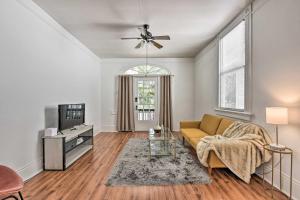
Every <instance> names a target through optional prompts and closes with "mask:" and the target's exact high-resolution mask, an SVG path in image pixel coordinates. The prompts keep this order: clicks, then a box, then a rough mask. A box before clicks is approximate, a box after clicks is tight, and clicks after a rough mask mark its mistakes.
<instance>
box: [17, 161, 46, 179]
mask: <svg viewBox="0 0 300 200" xmlns="http://www.w3.org/2000/svg"><path fill="white" fill-rule="evenodd" d="M42 163H43V162H42V158H39V159H38V160H34V161H32V162H30V163H28V164H26V165H25V166H24V167H22V168H21V169H19V170H17V173H18V174H19V175H20V176H21V177H22V178H23V180H24V181H27V180H29V179H31V178H32V177H34V176H36V175H37V174H39V173H41V172H42V171H43V164H42Z"/></svg>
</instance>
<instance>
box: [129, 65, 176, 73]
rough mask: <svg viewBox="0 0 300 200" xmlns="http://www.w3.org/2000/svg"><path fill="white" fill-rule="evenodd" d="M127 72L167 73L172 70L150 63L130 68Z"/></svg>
mask: <svg viewBox="0 0 300 200" xmlns="http://www.w3.org/2000/svg"><path fill="white" fill-rule="evenodd" d="M125 74H130V75H137V74H139V75H167V74H170V72H169V71H168V70H166V69H163V68H160V67H155V66H150V65H140V66H136V67H133V68H130V69H129V70H127V71H126V72H125Z"/></svg>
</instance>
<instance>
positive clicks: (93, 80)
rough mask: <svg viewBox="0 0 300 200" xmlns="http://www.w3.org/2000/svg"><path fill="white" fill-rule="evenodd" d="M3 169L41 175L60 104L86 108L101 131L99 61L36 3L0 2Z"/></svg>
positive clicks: (0, 151) (25, 175) (89, 120)
mask: <svg viewBox="0 0 300 200" xmlns="http://www.w3.org/2000/svg"><path fill="white" fill-rule="evenodd" d="M0 44H1V45H0V94H1V96H0V136H1V139H0V164H4V165H8V166H10V167H12V168H13V169H15V170H17V171H18V172H19V173H20V174H21V175H22V176H23V178H24V179H28V178H30V177H32V176H33V175H35V174H36V173H38V172H39V171H40V170H41V169H42V168H41V167H42V165H41V159H42V158H41V156H42V148H41V135H42V133H43V129H44V128H45V127H49V126H55V125H57V110H56V106H57V104H61V103H80V102H84V103H86V107H87V108H86V114H87V119H86V121H87V123H92V124H94V125H95V129H96V130H99V129H100V117H101V116H100V108H101V107H100V106H101V99H100V97H101V96H100V95H101V93H100V76H101V74H100V60H99V58H98V57H96V56H95V55H93V54H92V53H91V52H90V51H89V50H88V49H87V48H85V47H84V46H83V45H82V44H80V43H79V42H78V41H77V40H76V39H75V38H74V37H72V36H71V35H70V34H69V33H68V32H67V31H65V30H64V29H63V28H62V27H61V26H59V25H58V24H57V23H56V22H55V21H54V20H53V19H51V18H50V17H49V16H48V15H47V14H46V13H45V12H43V11H42V10H41V9H40V8H39V7H37V6H36V5H35V4H34V3H32V1H28V0H26V1H21V0H19V1H17V0H1V1H0Z"/></svg>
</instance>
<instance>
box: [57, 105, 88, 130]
mask: <svg viewBox="0 0 300 200" xmlns="http://www.w3.org/2000/svg"><path fill="white" fill-rule="evenodd" d="M84 115H85V104H84V103H82V104H62V105H58V130H59V131H61V130H64V129H69V128H73V127H74V126H77V125H80V124H83V123H84V117H85V116H84Z"/></svg>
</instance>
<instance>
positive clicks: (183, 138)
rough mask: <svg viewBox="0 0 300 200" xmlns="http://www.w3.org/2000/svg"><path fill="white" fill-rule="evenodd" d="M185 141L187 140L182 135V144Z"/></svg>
mask: <svg viewBox="0 0 300 200" xmlns="http://www.w3.org/2000/svg"><path fill="white" fill-rule="evenodd" d="M184 141H185V139H184V137H182V145H183V146H184Z"/></svg>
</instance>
